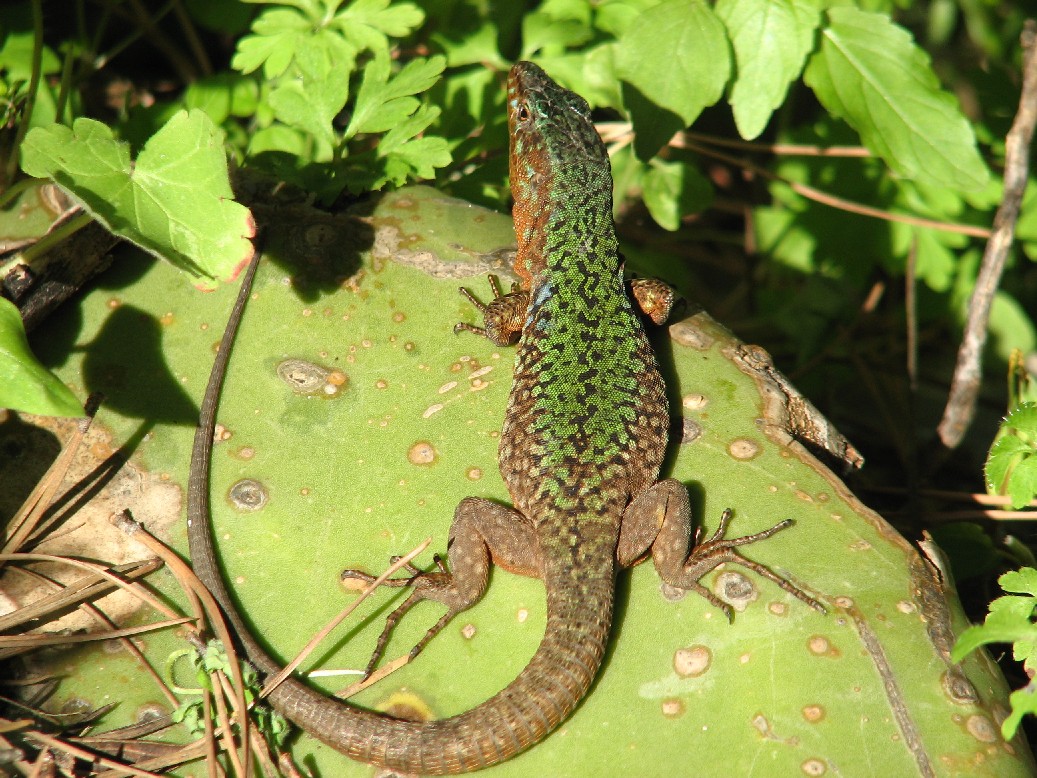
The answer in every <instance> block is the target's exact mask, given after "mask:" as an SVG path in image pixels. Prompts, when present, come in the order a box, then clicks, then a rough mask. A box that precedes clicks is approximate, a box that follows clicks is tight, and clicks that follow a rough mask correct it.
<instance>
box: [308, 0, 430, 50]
mask: <svg viewBox="0 0 1037 778" xmlns="http://www.w3.org/2000/svg"><path fill="white" fill-rule="evenodd" d="M424 21H425V12H424V11H422V10H421V9H420V8H418V7H417V6H416V5H414V4H413V3H394V4H393V5H392V6H390V5H389V0H356V2H354V3H352V4H350V5H349V6H348V7H347V8H345V9H343V10H341V11H339V12H338V13H337V14H335V16H334V18H333V19H332V21H331V22H330V24H329V26H330V27H334V28H337V29H338V30H339V31H340V32H341V33H342V34H343V35H344V36H345V37H346V38H347V39H348V40H349V41H350V42H352V43H354V44H355V45H356V46H357V47H358V48H361V49H364V48H366V49H370V50H371V51H374V52H376V53H377V52H378V51H379V50H382V49H386V50H387V49H388V48H389V41H388V37H393V38H402V37H403V36H405V35H410V34H411V33H412V32H414V30H416V29H417V28H418V27H420V26H421V24H422V22H424ZM387 36H388V37H387Z"/></svg>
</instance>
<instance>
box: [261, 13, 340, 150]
mask: <svg viewBox="0 0 1037 778" xmlns="http://www.w3.org/2000/svg"><path fill="white" fill-rule="evenodd" d="M356 54H357V52H356V49H354V48H353V47H352V46H350V44H349V43H347V42H346V41H345V40H343V39H342V38H341V37H340V36H339V35H337V34H334V33H330V32H328V31H326V30H322V31H319V32H318V33H317V34H316V35H314V36H313V38H311V39H310V41H309V42H308V45H307V46H306V47H304V48H303V49H301V50H300V51H299V52H298V54H297V55H296V57H295V63H294V67H293V70H294V71H295V75H294V77H292V78H282V79H281V81H280V83H279V84H278V85H277V86H276V87H274V89H273V90H272V91H271V92H270V98H269V102H270V107H271V108H272V109H273V111H274V115H275V116H276V117H277V118H278V119H279V120H280V121H282V122H284V123H285V124H287V125H290V126H292V127H299V128H301V129H304V130H306V131H307V132H309V133H310V134H311V135H313V136H314V137H315V138H317V140H318V141H320V143H321V144H323V148H322V151H323V152H324V153H323V154H319V155H318V157H317V158H318V159H320V158H322V157H327V156H329V155H330V153H331V149H333V148H334V146H335V145H336V142H337V137H336V134H335V129H334V127H333V126H332V121H333V120H334V119H335V117H336V116H337V115H338V114H339V112H340V111H341V110H342V109H343V108H344V107H345V105H346V100H348V99H349V77H348V72H349V71H351V70H352V68H353V64H354V62H355V61H356ZM343 69H345V73H343Z"/></svg>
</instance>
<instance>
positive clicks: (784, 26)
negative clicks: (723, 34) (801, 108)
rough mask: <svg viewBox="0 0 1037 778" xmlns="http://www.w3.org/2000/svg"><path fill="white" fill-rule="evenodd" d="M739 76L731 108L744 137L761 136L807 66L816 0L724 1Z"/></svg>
mask: <svg viewBox="0 0 1037 778" xmlns="http://www.w3.org/2000/svg"><path fill="white" fill-rule="evenodd" d="M716 13H717V16H719V17H720V19H721V20H722V21H723V22H724V24H725V25H726V26H727V31H728V35H729V36H730V39H731V46H732V47H733V48H734V53H735V63H736V64H737V66H738V75H737V77H736V78H735V82H734V87H733V88H732V89H731V96H730V102H731V108H732V109H733V111H734V116H735V124H736V125H737V126H738V132H739V133H740V134H741V136H742V137H743V138H746V139H752V138H755V137H757V136H758V135H759V134H760V133H761V132H763V130H764V128H765V127H766V126H767V122H768V121H769V120H770V117H771V114H772V113H773V112H774V109H775V108H777V107H778V106H780V105H781V104H782V103H783V102H784V101H785V94H786V93H787V92H788V88H789V84H790V83H791V82H792V80H793V79H795V78H796V77H797V76H799V74H800V73H801V72H802V70H803V63H804V62H805V61H806V57H807V54H809V53H810V51H811V49H813V47H814V31H815V30H816V29H817V26H818V24H819V22H820V20H821V16H820V13H819V12H818V8H817V5H816V4H815V3H814V2H812V1H811V0H719V2H717V5H716Z"/></svg>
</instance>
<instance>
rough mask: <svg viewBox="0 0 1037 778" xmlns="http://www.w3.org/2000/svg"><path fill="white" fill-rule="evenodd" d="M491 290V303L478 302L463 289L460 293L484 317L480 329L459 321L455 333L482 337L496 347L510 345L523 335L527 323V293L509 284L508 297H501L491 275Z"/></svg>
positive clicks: (496, 280)
mask: <svg viewBox="0 0 1037 778" xmlns="http://www.w3.org/2000/svg"><path fill="white" fill-rule="evenodd" d="M489 279H490V289H491V291H492V292H493V300H492V301H490V302H489V303H482V302H480V301H479V300H478V299H477V298H476V297H475V295H473V294H472V293H471V292H470V291H468V290H467V289H465V288H464V287H463V286H462V287H461V289H460V290H459V291H460V292H461V294H462V295H463V296H464V298H465V299H466V300H468V302H470V303H471V304H472V305H474V306H475V308H476V310H478V311H479V313H481V314H482V316H483V326H482V327H477V326H476V325H474V324H466V323H464V322H459V323H457V324H455V325H454V332H474V333H475V334H476V335H482V336H483V337H485V338H487V339H488V340H489V341H490V342H491V343H493V344H494V345H496V346H511V345H513V344H514V343H515V342H516V341H517V340H518V338H519V335H521V334H522V325H523V324H524V323H525V320H526V308H527V307H528V306H529V293H528V292H524V291H522V290H521V289H520V288H519V285H518V283H513V284H512V285H511V291H510V292H509V293H508V294H501V288H500V280H499V279H498V278H497V276H495V275H490V276H489Z"/></svg>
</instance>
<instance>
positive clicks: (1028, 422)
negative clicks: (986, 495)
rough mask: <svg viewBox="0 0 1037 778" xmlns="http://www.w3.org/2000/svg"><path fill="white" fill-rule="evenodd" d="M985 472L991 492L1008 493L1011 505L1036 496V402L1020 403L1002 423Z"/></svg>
mask: <svg viewBox="0 0 1037 778" xmlns="http://www.w3.org/2000/svg"><path fill="white" fill-rule="evenodd" d="M998 435H999V438H998V440H997V441H996V442H995V443H994V445H993V446H991V447H990V453H989V454H988V455H987V463H986V467H985V470H984V472H985V475H986V481H987V490H988V491H989V492H990V493H991V494H1007V495H1008V496H1009V497H1010V498H1011V499H1012V507H1013V508H1016V509H1018V508H1021V507H1023V506H1024V505H1026V504H1027V503H1028V502H1030V500H1032V499H1033V498H1034V496H1035V495H1037V403H1030V402H1027V403H1022V404H1021V405H1019V406H1018V407H1017V408H1014V409H1013V410H1012V412H1011V413H1009V414H1008V416H1006V417H1005V420H1004V421H1003V422H1001V429H1000V430H999V431H998Z"/></svg>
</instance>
